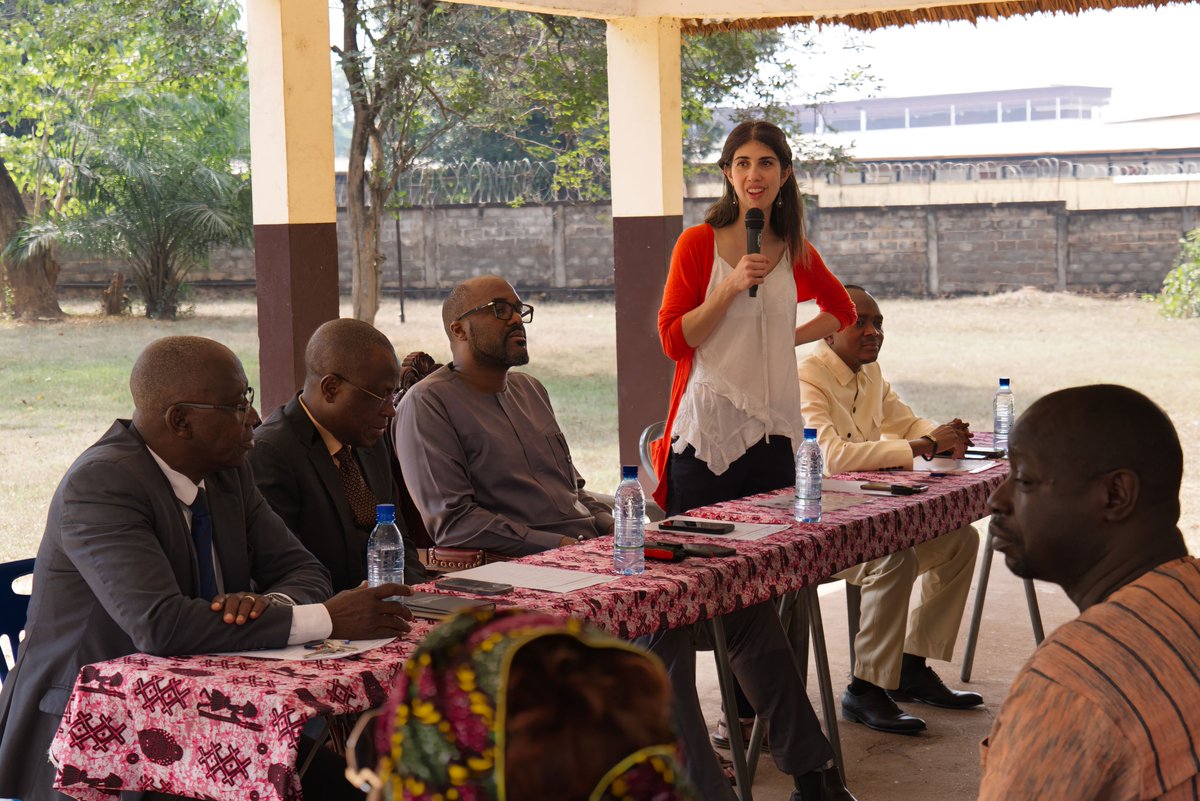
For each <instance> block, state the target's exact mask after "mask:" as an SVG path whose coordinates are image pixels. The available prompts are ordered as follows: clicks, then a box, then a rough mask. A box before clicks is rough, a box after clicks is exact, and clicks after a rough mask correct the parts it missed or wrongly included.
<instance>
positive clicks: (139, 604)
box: [0, 337, 410, 801]
mask: <svg viewBox="0 0 1200 801" xmlns="http://www.w3.org/2000/svg"><path fill="white" fill-rule="evenodd" d="M129 386H130V390H131V391H132V394H133V401H134V414H133V420H132V421H130V420H117V421H116V422H115V423H113V425H112V428H110V429H109V430H108V432H107V433H106V434H105V435H104V436H103V437H101V439H100V440H99V441H98V442H97V443H96V444H95V445H92V446H91V447H90V448H88V449H87V450H86V451H85V452H84V453H83V455H82V456H80V457H79V459H77V460H76V461H75V463H74V464H73V465H72V466H71V468H70V469H69V470H68V471H67V474H66V476H64V478H63V480H62V482H61V483H60V484H59V485H58V490H57V491H56V492H55V494H54V499H53V500H52V501H51V504H50V513H49V517H48V519H47V521H46V531H45V534H44V535H43V537H42V543H41V547H40V548H39V550H38V555H37V568H36V571H35V573H34V579H33V597H32V599H31V601H30V605H29V618H28V623H27V625H26V636H25V640H24V642H23V643H22V644H21V649H20V657H19V659H18V660H17V664H16V666H15V667H14V668H13V670H12V672H11V673H10V674H9V676H8V680H7V681H5V682H4V691H3V694H2V695H0V795H3V796H6V797H13V798H20V799H22V801H42V799H65V798H66V796H64V795H62V794H60V793H58V792H56V791H55V790H53V789H52V783H53V780H54V768H53V766H52V765H51V764H50V762H49V761H48V759H47V751H48V749H49V747H50V742H51V740H52V739H53V737H54V733H55V731H56V730H57V728H58V726H59V722H60V720H61V718H62V714H63V711H64V710H65V708H66V705H67V701H68V699H69V697H70V694H71V688H72V687H73V686H74V684H75V678H76V676H77V675H78V674H79V669H80V667H81V666H83V665H86V664H89V663H92V662H100V661H104V660H108V659H115V658H116V657H119V656H126V655H128V654H132V653H136V652H138V651H144V652H146V653H149V654H153V655H156V656H171V655H177V654H190V653H206V652H213V651H237V650H243V649H249V648H277V647H281V646H284V645H287V644H294V643H302V642H306V641H308V640H312V639H320V638H324V637H329V636H334V637H338V638H347V639H359V638H368V637H390V636H395V635H397V634H403V633H404V632H406V631H408V628H409V626H408V623H407V622H406V620H407V619H408V618H409V617H410V615H409V614H408V612H407V611H406V610H405V609H404V606H403V604H398V603H389V602H386V601H385V600H384V599H385V598H387V597H388V596H390V595H395V594H398V593H399V594H407V593H408V592H409V591H408V589H407V588H406V587H404V586H403V585H399V584H391V585H385V586H383V587H379V588H375V589H365V588H364V589H360V590H352V591H349V592H344V593H341V594H339V595H337V596H335V597H333V598H329V596H330V586H329V574H328V573H327V572H326V570H325V569H324V568H323V567H322V566H321V565H320V563H319V562H317V560H316V559H315V558H313V556H312V555H311V554H310V553H309V552H308V551H306V550H305V549H304V547H303V546H301V545H300V543H299V542H297V541H296V538H295V537H293V536H292V534H291V532H290V531H288V529H287V527H286V526H285V525H284V524H283V521H282V520H280V519H279V516H278V515H276V514H275V513H274V512H273V511H271V508H270V507H269V506H268V505H267V504H266V502H265V501H264V500H263V498H262V496H261V495H260V494H259V493H258V490H257V489H256V488H255V486H254V482H253V479H252V477H251V475H250V469H249V468H248V467H247V466H245V464H243V462H244V459H245V454H246V451H248V450H249V449H250V448H252V447H253V446H254V441H253V439H252V434H251V430H252V426H253V425H254V423H256V422H258V414H257V413H256V412H255V411H254V406H253V399H254V391H253V390H252V389H251V388H250V387H249V386H248V385H247V382H246V375H245V372H244V371H243V370H242V365H241V363H240V362H239V361H238V358H237V357H236V356H235V355H234V354H233V352H232V351H230V350H229V349H228V348H226V347H225V346H224V345H221V344H220V343H217V342H214V341H212V340H210V339H203V338H201V337H165V338H163V339H159V340H156V341H155V342H152V343H151V344H150V345H148V346H147V347H146V349H145V350H144V351H143V352H142V354H141V356H139V357H138V360H137V362H136V364H134V367H133V373H132V375H131V377H130V381H129ZM307 780H308V777H306V781H307ZM343 784H344V783H343ZM306 786H307V785H306ZM335 787H336V785H335ZM130 789H131V790H132V789H133V788H130Z"/></svg>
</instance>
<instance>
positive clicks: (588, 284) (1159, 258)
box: [59, 199, 1200, 295]
mask: <svg viewBox="0 0 1200 801" xmlns="http://www.w3.org/2000/svg"><path fill="white" fill-rule="evenodd" d="M708 204H709V201H708V200H703V199H691V200H688V201H686V203H685V204H684V224H685V225H693V224H695V223H697V222H700V221H701V220H702V219H703V216H704V210H705V209H706V208H707V206H708ZM345 217H346V215H345V213H344V212H342V213H341V214H340V215H339V222H338V234H339V236H338V238H339V243H340V261H341V268H342V275H341V284H342V288H343V289H344V290H345V289H348V288H349V286H350V252H349V239H348V237H347V235H346V230H345V225H346V219H345ZM1197 224H1200V206H1184V207H1178V208H1135V209H1100V210H1079V209H1071V208H1068V204H1067V203H1066V202H1064V201H1062V200H1053V201H1038V202H1028V203H958V204H948V205H915V204H910V205H899V206H861V207H854V206H837V207H830V206H824V207H822V206H821V205H819V201H818V202H814V203H812V204H811V205H810V209H809V227H810V236H811V237H812V239H813V242H814V243H815V244H816V245H817V247H818V248H819V249H820V250H821V252H822V254H823V255H824V256H825V260H826V262H828V264H829V266H830V267H831V268H832V269H833V271H834V272H835V273H836V274H837V275H838V277H840V278H841V279H842V280H843V281H846V282H854V283H862V284H867V285H870V286H871V287H874V288H879V289H883V290H886V291H887V292H888V293H889V294H893V295H894V294H907V295H924V294H966V293H979V292H998V291H1003V290H1006V289H1016V288H1020V287H1023V286H1036V287H1040V288H1043V289H1063V290H1073V291H1100V292H1154V291H1157V290H1158V288H1159V286H1160V285H1161V283H1162V278H1163V276H1164V275H1165V274H1166V273H1167V272H1168V271H1169V270H1170V269H1172V268H1173V267H1174V264H1175V260H1176V259H1177V257H1178V251H1179V245H1178V239H1179V237H1180V236H1181V235H1182V234H1183V232H1184V231H1186V230H1188V229H1189V228H1191V227H1194V226H1196V225H1197ZM382 233H383V243H384V251H385V254H386V257H387V261H386V266H385V268H384V276H383V283H384V289H385V291H394V290H396V289H397V288H398V287H399V283H400V281H399V273H398V270H397V264H396V235H395V234H396V231H395V226H394V223H393V221H392V220H388V221H387V222H385V224H384V226H383V232H382ZM400 238H401V241H402V244H403V248H402V253H403V259H404V265H403V266H404V286H405V288H406V289H408V290H426V291H435V292H436V291H440V290H445V289H447V288H448V287H450V286H452V285H453V284H455V283H457V282H458V281H460V280H462V279H463V278H467V277H469V276H472V275H477V274H480V273H484V272H498V273H501V274H503V275H505V276H507V277H509V279H510V280H512V281H513V283H514V284H516V285H517V286H519V287H524V288H529V289H563V290H572V289H573V290H587V289H600V290H604V289H611V288H612V285H613V275H612V214H611V210H610V206H609V204H608V203H592V204H568V203H560V204H553V205H549V206H525V207H519V208H512V207H508V206H485V207H474V206H445V207H435V208H430V209H406V210H404V211H403V212H402V213H401V215H400ZM62 267H63V270H62V274H61V275H60V278H59V282H60V283H61V284H64V285H70V284H78V283H95V284H103V283H107V281H108V278H109V276H111V274H112V273H113V272H114V271H116V270H118V269H121V264H120V263H119V262H115V261H112V260H95V259H65V260H64V262H63V265H62ZM126 273H127V277H128V271H126ZM193 278H194V280H195V282H196V283H207V282H227V283H231V282H246V283H249V282H252V281H253V280H254V260H253V253H252V252H251V251H249V250H244V249H243V250H236V251H218V252H216V253H214V258H213V264H212V266H211V268H210V269H209V270H207V271H204V272H199V273H197V274H196V275H194V276H193Z"/></svg>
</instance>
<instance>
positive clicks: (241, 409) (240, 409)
mask: <svg viewBox="0 0 1200 801" xmlns="http://www.w3.org/2000/svg"><path fill="white" fill-rule="evenodd" d="M171 405H172V406H186V407H187V408H189V409H225V410H227V411H231V412H233V413H234V414H236V415H237V421H238V423H239V424H241V423H244V422H246V415H247V414H249V413H250V410H251V409H253V408H254V387H246V392H245V394H244V395H243V396H242V400H241V403H194V402H192V401H177V402H175V403H173V404H171Z"/></svg>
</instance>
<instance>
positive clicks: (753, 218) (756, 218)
mask: <svg viewBox="0 0 1200 801" xmlns="http://www.w3.org/2000/svg"><path fill="white" fill-rule="evenodd" d="M765 225H766V218H764V217H763V213H762V209H746V227H747V228H757V229H761V228H763V227H764V226H765Z"/></svg>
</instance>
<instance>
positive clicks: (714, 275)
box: [652, 121, 855, 515]
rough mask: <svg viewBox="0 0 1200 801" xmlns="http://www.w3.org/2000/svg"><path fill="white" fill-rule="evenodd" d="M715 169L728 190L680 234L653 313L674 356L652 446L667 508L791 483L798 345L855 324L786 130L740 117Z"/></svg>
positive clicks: (798, 421) (798, 420) (659, 492)
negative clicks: (750, 218)
mask: <svg viewBox="0 0 1200 801" xmlns="http://www.w3.org/2000/svg"><path fill="white" fill-rule="evenodd" d="M718 166H719V167H720V168H721V172H722V173H724V175H725V191H724V194H723V195H722V196H721V199H720V200H718V201H717V202H716V203H714V204H713V205H712V207H710V208H709V210H708V213H707V214H706V215H705V218H704V223H703V224H702V225H697V226H695V227H693V228H689V229H687V230H686V231H684V232H683V234H682V235H681V236H680V237H679V241H678V242H677V243H676V245H675V251H674V253H673V254H672V255H671V272H670V275H669V276H668V277H667V286H666V289H665V290H664V292H663V301H662V307H661V308H660V309H659V312H658V332H659V337H660V338H661V339H662V345H663V351H664V352H665V353H666V354H667V356H668V357H669V358H671V359H672V360H673V361H674V362H675V379H674V382H673V383H672V386H671V408H670V411H669V412H668V414H667V423H666V430H665V431H664V433H663V437H662V439H661V440H658V441H656V442H655V443H653V445H652V456H653V460H654V467H655V472H656V473H657V474H658V475H659V477H660V479H659V483H658V488H657V489H656V490H655V492H654V499H655V500H656V501H657V502H658V504H659V505H660V506H661V507H663V509H665V510H666V512H667V514H668V515H674V514H679V513H680V512H683V511H685V510H687V509H693V508H695V507H697V506H704V505H707V504H711V503H718V502H720V501H726V500H730V499H731V498H739V497H742V496H743V495H749V494H753V493H757V492H766V491H768V490H773V489H779V488H781V487H786V486H788V485H790V484H791V483H792V482H793V481H794V480H795V462H794V455H795V450H794V445H793V443H799V442H800V440H801V439H803V433H804V432H803V430H802V429H803V426H804V421H803V418H802V417H801V414H800V382H799V379H798V378H797V374H796V352H795V348H796V346H797V345H801V344H803V343H806V342H812V341H814V340H817V339H821V338H822V337H825V336H827V335H829V334H833V333H835V332H837V331H839V330H841V329H842V328H845V327H846V326H847V325H849V324H850V323H852V322H854V320H855V310H854V303H853V302H852V301H851V300H850V296H849V295H847V294H846V290H845V289H844V288H843V287H842V284H841V282H840V281H838V279H837V278H835V277H834V275H833V274H832V273H831V272H829V269H828V268H827V267H826V266H825V262H824V261H822V260H821V256H820V254H819V253H817V251H816V249H815V248H814V247H813V246H812V245H811V244H810V243H809V242H808V239H807V238H806V237H805V235H804V202H803V200H802V198H801V196H800V188H799V187H798V186H797V184H796V176H795V174H794V173H793V171H792V150H791V148H790V147H789V146H788V143H787V138H786V137H785V136H784V134H783V131H781V130H780V129H779V128H778V127H777V126H775V125H772V124H771V123H769V122H763V121H747V122H743V123H741V124H740V125H738V126H737V127H736V128H734V129H733V131H732V132H731V133H730V134H729V137H728V138H727V139H726V140H725V146H724V147H723V148H722V150H721V160H720V161H719V162H718ZM750 209H758V210H759V211H760V212H761V213H762V215H763V217H764V218H765V223H766V224H765V226H764V227H763V230H762V238H761V252H759V253H749V252H747V251H748V249H749V248H748V247H747V236H746V234H747V232H746V213H747V211H749V210H750ZM752 287H756V290H755V295H754V296H753V297H752V296H751V294H750V290H751V288H752ZM813 299H815V300H816V301H817V306H818V307H819V309H820V311H819V312H818V313H817V314H816V315H815V316H814V317H813V318H812V319H810V320H808V321H807V322H805V323H803V324H801V325H797V324H796V304H797V303H799V302H802V301H806V300H813Z"/></svg>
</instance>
